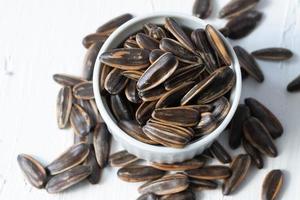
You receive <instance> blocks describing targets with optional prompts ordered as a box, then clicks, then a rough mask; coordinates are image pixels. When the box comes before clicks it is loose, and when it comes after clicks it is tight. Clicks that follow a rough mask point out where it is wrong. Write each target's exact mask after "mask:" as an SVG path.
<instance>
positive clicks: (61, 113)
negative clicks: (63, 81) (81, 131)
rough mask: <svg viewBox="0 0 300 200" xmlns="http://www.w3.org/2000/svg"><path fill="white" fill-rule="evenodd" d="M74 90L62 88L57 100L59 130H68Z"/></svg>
mask: <svg viewBox="0 0 300 200" xmlns="http://www.w3.org/2000/svg"><path fill="white" fill-rule="evenodd" d="M72 98H73V95H72V89H71V88H70V87H68V86H65V87H62V88H61V89H60V91H59V93H58V96H57V100H56V117H57V124H58V127H59V128H61V129H62V128H66V127H67V125H68V122H69V118H70V113H71V109H72Z"/></svg>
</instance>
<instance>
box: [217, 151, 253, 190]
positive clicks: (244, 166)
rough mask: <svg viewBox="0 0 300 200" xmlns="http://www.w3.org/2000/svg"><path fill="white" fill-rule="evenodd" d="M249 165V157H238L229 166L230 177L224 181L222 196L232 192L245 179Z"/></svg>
mask: <svg viewBox="0 0 300 200" xmlns="http://www.w3.org/2000/svg"><path fill="white" fill-rule="evenodd" d="M250 165H251V157H250V156H249V155H245V154H244V155H243V154H241V155H238V156H237V157H236V158H235V159H234V160H233V162H232V163H231V165H230V168H231V171H232V175H231V176H230V177H229V178H228V179H226V180H225V181H224V184H223V186H222V191H223V194H224V195H229V194H231V193H232V192H234V191H235V190H236V189H237V187H239V186H240V185H241V182H242V181H243V180H244V179H245V177H246V175H247V173H248V171H249V168H250Z"/></svg>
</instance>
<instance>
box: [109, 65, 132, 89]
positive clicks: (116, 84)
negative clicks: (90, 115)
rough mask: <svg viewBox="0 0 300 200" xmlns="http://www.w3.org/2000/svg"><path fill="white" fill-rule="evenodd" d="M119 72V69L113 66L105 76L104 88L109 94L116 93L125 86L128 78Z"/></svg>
mask: <svg viewBox="0 0 300 200" xmlns="http://www.w3.org/2000/svg"><path fill="white" fill-rule="evenodd" d="M121 72H122V71H121V70H120V69H118V68H115V69H113V70H111V71H110V72H109V74H108V75H107V76H106V78H105V82H104V88H105V89H106V91H107V92H109V93H110V94H118V93H120V92H121V91H122V90H123V89H124V88H125V87H126V84H127V82H128V79H127V78H126V77H125V76H123V75H122V74H121Z"/></svg>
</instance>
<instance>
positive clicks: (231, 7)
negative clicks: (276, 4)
mask: <svg viewBox="0 0 300 200" xmlns="http://www.w3.org/2000/svg"><path fill="white" fill-rule="evenodd" d="M258 2H259V0H235V1H231V2H229V3H228V4H226V5H225V6H224V7H223V8H222V9H221V11H220V12H219V17H220V18H225V17H226V18H231V17H234V16H237V15H240V14H241V13H243V12H246V11H248V10H251V9H253V8H254V7H255V6H256V4H257V3H258Z"/></svg>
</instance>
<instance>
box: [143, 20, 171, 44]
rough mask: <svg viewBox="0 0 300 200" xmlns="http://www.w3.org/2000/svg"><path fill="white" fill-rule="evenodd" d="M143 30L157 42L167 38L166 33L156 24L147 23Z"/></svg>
mask: <svg viewBox="0 0 300 200" xmlns="http://www.w3.org/2000/svg"><path fill="white" fill-rule="evenodd" d="M143 29H144V31H145V33H146V34H147V35H149V36H150V37H152V38H154V39H156V40H161V39H162V38H165V37H167V35H166V31H165V30H164V29H163V28H162V27H159V26H157V25H156V24H152V23H147V24H145V25H144V27H143Z"/></svg>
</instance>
